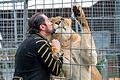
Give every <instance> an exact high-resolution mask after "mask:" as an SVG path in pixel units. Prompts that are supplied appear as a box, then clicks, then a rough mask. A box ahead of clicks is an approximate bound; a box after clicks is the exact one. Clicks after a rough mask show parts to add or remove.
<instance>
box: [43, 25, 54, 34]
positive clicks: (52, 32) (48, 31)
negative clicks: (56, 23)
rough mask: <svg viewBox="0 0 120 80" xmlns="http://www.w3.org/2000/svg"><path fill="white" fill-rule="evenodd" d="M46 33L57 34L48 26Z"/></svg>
mask: <svg viewBox="0 0 120 80" xmlns="http://www.w3.org/2000/svg"><path fill="white" fill-rule="evenodd" d="M45 31H46V33H49V34H54V33H55V29H54V28H53V29H52V30H50V29H48V26H47V25H46V30H45Z"/></svg>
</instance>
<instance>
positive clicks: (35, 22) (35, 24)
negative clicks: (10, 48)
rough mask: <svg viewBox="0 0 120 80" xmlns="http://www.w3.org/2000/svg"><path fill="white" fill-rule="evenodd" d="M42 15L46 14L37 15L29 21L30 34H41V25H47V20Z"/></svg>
mask: <svg viewBox="0 0 120 80" xmlns="http://www.w3.org/2000/svg"><path fill="white" fill-rule="evenodd" d="M42 15H44V14H42V13H36V14H34V15H33V16H32V17H31V18H30V19H29V21H28V26H29V29H28V32H29V33H30V34H34V33H39V26H40V25H41V24H45V19H44V17H43V16H42Z"/></svg>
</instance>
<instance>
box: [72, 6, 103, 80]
mask: <svg viewBox="0 0 120 80" xmlns="http://www.w3.org/2000/svg"><path fill="white" fill-rule="evenodd" d="M73 12H74V14H75V13H77V12H79V13H78V14H80V16H79V15H75V16H76V19H77V20H78V21H79V22H80V23H81V24H82V27H83V32H84V33H91V31H90V29H89V25H88V22H87V20H86V17H85V14H84V11H83V9H82V8H81V7H80V5H79V4H75V5H74V6H73ZM90 37H91V35H88V37H86V40H87V42H89V41H91V40H90ZM92 46H93V47H95V43H94V41H93V42H92ZM92 80H102V76H101V74H100V73H99V71H98V70H97V68H96V66H92Z"/></svg>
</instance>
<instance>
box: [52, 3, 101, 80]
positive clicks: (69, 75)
mask: <svg viewBox="0 0 120 80" xmlns="http://www.w3.org/2000/svg"><path fill="white" fill-rule="evenodd" d="M81 11H82V12H81ZM73 12H74V14H75V16H76V19H77V20H78V22H80V24H82V29H83V34H81V36H80V35H79V34H77V33H76V32H75V31H73V30H72V28H71V23H72V22H71V19H68V18H62V17H60V16H58V17H54V18H52V19H51V22H52V26H53V27H54V29H55V30H56V31H55V34H54V35H53V38H56V39H58V40H59V41H60V43H61V47H62V49H63V52H64V58H63V60H64V61H63V62H64V65H63V71H64V72H63V73H64V76H65V80H68V79H70V80H102V78H101V77H98V78H97V77H95V76H94V75H91V73H93V74H94V72H95V74H96V75H97V74H98V75H100V74H99V72H98V71H97V69H96V67H94V68H92V65H96V64H97V53H96V47H95V43H94V40H93V39H92V36H91V34H89V33H90V30H89V26H88V23H87V20H86V18H85V16H84V12H83V10H82V8H80V6H77V5H76V6H73ZM78 12H79V13H78ZM78 14H79V15H78ZM80 17H82V18H81V19H82V20H83V22H82V20H80ZM84 33H85V34H84ZM91 69H94V70H92V71H94V72H91ZM94 78H95V79H94Z"/></svg>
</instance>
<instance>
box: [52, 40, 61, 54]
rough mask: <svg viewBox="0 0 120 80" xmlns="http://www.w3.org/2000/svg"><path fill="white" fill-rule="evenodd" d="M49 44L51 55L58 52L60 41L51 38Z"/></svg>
mask: <svg viewBox="0 0 120 80" xmlns="http://www.w3.org/2000/svg"><path fill="white" fill-rule="evenodd" d="M51 46H52V52H53V55H55V54H56V53H58V52H59V51H60V49H61V46H60V42H59V41H58V40H57V39H53V40H52V43H51Z"/></svg>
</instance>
